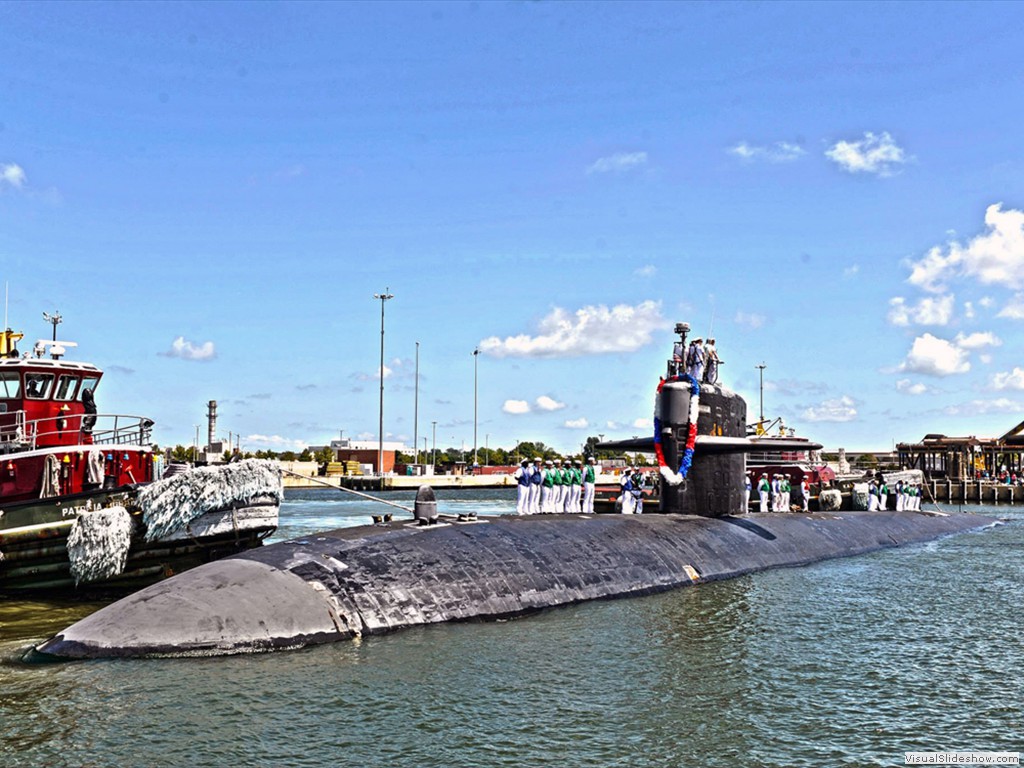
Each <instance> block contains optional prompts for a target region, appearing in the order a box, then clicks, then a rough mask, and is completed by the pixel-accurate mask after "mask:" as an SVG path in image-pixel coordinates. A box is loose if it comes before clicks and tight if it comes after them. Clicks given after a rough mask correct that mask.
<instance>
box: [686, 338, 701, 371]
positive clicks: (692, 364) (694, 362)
mask: <svg viewBox="0 0 1024 768" xmlns="http://www.w3.org/2000/svg"><path fill="white" fill-rule="evenodd" d="M686 369H687V373H689V374H690V376H692V377H693V380H694V381H698V382H699V381H701V380H702V379H703V376H704V347H703V339H701V338H700V337H699V336H698V337H697V338H696V339H694V340H693V341H692V342H690V349H689V350H688V351H687V353H686Z"/></svg>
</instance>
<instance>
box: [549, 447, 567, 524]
mask: <svg viewBox="0 0 1024 768" xmlns="http://www.w3.org/2000/svg"><path fill="white" fill-rule="evenodd" d="M565 488H566V486H565V471H564V470H563V469H562V460H561V459H555V486H554V488H553V489H552V491H553V494H552V495H553V498H554V503H553V504H552V510H551V511H552V512H555V513H558V512H561V511H562V510H563V509H565Z"/></svg>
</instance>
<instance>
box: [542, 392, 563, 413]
mask: <svg viewBox="0 0 1024 768" xmlns="http://www.w3.org/2000/svg"><path fill="white" fill-rule="evenodd" d="M537 407H538V408H540V409H541V410H542V411H560V410H561V409H562V408H565V403H560V402H558V401H557V400H555V399H554V398H552V397H548V396H547V395H541V396H540V397H538V398H537Z"/></svg>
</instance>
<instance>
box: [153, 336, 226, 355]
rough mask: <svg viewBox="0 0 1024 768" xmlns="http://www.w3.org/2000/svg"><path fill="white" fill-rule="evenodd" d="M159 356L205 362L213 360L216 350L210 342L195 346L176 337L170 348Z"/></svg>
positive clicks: (180, 337) (182, 338) (184, 339)
mask: <svg viewBox="0 0 1024 768" xmlns="http://www.w3.org/2000/svg"><path fill="white" fill-rule="evenodd" d="M160 354H161V355H163V356H164V357H177V358H180V359H181V360H199V361H206V360H212V359H213V358H215V357H216V356H217V350H216V349H215V348H214V346H213V342H212V341H206V342H203V343H202V344H201V345H199V346H196V345H195V344H193V343H192V342H191V341H188V340H187V339H186V338H185V337H184V336H178V337H177V338H176V339H175V340H174V341H172V342H171V348H170V349H169V350H167V351H166V352H161V353H160Z"/></svg>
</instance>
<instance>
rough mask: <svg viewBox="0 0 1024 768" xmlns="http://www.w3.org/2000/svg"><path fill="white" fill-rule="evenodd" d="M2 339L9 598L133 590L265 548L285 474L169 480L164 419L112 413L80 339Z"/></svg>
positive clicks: (252, 465) (264, 467) (252, 470)
mask: <svg viewBox="0 0 1024 768" xmlns="http://www.w3.org/2000/svg"><path fill="white" fill-rule="evenodd" d="M54 329H55V332H54V339H53V340H52V341H39V342H36V344H35V346H34V348H33V350H32V352H25V353H22V352H19V351H18V348H17V342H18V341H19V340H21V339H22V338H23V334H20V333H14V332H12V331H11V330H10V329H9V328H8V329H6V330H4V331H2V332H0V594H13V593H24V592H33V591H45V592H51V593H53V592H56V593H73V594H83V593H90V594H92V593H97V592H124V591H128V590H132V589H136V588H138V587H141V586H143V585H145V584H148V583H151V582H153V581H156V580H158V579H161V578H164V577H167V576H170V575H172V574H174V573H176V572H178V571H181V570H185V569H186V568H190V567H193V566H195V565H199V564H201V563H204V562H208V561H210V560H214V559H217V558H219V557H224V556H226V555H229V554H234V553H236V552H240V551H243V550H246V549H250V548H252V547H255V546H259V545H260V543H261V541H262V540H263V538H265V537H266V536H268V535H269V534H270V533H272V532H273V531H274V530H275V529H276V527H277V514H278V508H279V506H280V502H281V477H280V470H279V469H278V468H277V466H276V464H274V463H273V462H257V461H243V462H238V463H235V464H228V465H224V466H222V467H204V468H200V469H194V470H190V471H186V472H182V473H180V474H178V475H175V476H174V477H167V478H166V479H157V478H156V477H155V472H156V469H157V466H158V457H157V456H155V455H154V453H153V446H152V445H151V443H150V437H151V434H152V428H153V422H152V421H151V420H150V419H147V418H144V417H141V416H127V415H123V414H113V413H100V412H98V411H97V408H96V401H95V392H96V389H97V387H98V385H99V383H100V380H101V379H102V377H103V372H102V371H101V370H100V369H99V368H97V367H96V366H94V365H91V364H89V363H80V362H74V361H69V360H66V359H64V356H65V354H66V352H67V349H68V348H70V347H75V346H77V345H76V344H74V343H73V342H62V341H57V339H56V323H55V324H54Z"/></svg>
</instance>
